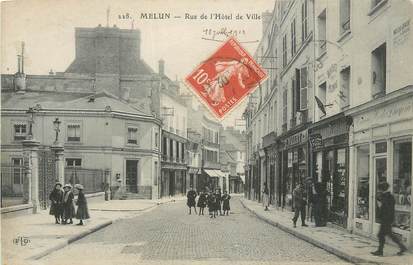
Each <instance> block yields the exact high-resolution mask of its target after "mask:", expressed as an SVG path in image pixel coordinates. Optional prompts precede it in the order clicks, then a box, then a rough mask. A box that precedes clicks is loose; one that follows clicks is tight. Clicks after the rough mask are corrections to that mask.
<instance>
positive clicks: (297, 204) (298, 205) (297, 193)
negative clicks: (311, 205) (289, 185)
mask: <svg viewBox="0 0 413 265" xmlns="http://www.w3.org/2000/svg"><path fill="white" fill-rule="evenodd" d="M293 200H294V218H293V223H294V227H297V225H296V224H297V219H298V216H299V215H300V213H301V226H307V225H306V224H305V206H306V204H307V203H306V195H305V189H304V186H303V184H302V183H299V184H298V185H297V187H296V188H295V189H294V191H293Z"/></svg>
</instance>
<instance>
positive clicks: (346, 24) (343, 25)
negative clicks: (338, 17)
mask: <svg viewBox="0 0 413 265" xmlns="http://www.w3.org/2000/svg"><path fill="white" fill-rule="evenodd" d="M341 28H342V30H343V32H345V31H347V30H350V18H348V19H347V20H345V21H344V22H343V23H341Z"/></svg>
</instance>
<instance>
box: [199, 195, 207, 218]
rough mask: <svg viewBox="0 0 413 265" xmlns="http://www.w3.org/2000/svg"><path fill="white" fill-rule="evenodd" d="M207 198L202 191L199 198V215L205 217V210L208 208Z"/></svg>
mask: <svg viewBox="0 0 413 265" xmlns="http://www.w3.org/2000/svg"><path fill="white" fill-rule="evenodd" d="M206 201H207V196H206V194H205V192H204V191H201V193H200V194H199V198H198V207H199V215H201V214H202V215H204V208H205V207H206Z"/></svg>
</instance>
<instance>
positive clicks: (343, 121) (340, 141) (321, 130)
mask: <svg viewBox="0 0 413 265" xmlns="http://www.w3.org/2000/svg"><path fill="white" fill-rule="evenodd" d="M350 124H351V119H349V118H347V117H346V116H345V115H344V113H339V114H337V115H334V116H331V117H328V118H326V119H324V120H321V121H319V122H317V123H314V124H313V125H312V126H311V128H310V129H309V141H310V148H311V157H312V167H311V168H312V169H311V171H312V174H313V175H312V178H313V181H314V182H319V183H322V187H325V188H326V191H327V207H328V216H327V218H328V221H329V222H332V223H334V224H337V225H339V226H342V227H344V228H345V227H347V217H348V188H349V187H348V183H349V182H348V168H349V163H348V160H349V159H348V157H349V154H348V153H349V148H348V130H349V125H350Z"/></svg>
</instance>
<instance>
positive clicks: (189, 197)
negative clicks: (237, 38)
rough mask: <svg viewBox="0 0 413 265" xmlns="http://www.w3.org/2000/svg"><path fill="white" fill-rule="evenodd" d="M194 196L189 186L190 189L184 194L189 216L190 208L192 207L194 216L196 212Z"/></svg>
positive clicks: (193, 191)
mask: <svg viewBox="0 0 413 265" xmlns="http://www.w3.org/2000/svg"><path fill="white" fill-rule="evenodd" d="M196 196H197V193H196V191H195V190H194V189H193V187H192V186H191V189H190V190H189V191H188V193H187V194H186V198H187V201H186V205H188V207H189V214H191V208H192V207H194V209H195V214H197V212H196V202H195V198H196Z"/></svg>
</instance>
